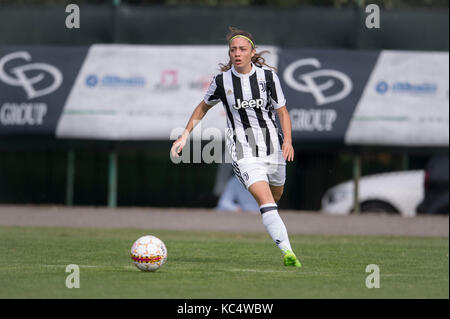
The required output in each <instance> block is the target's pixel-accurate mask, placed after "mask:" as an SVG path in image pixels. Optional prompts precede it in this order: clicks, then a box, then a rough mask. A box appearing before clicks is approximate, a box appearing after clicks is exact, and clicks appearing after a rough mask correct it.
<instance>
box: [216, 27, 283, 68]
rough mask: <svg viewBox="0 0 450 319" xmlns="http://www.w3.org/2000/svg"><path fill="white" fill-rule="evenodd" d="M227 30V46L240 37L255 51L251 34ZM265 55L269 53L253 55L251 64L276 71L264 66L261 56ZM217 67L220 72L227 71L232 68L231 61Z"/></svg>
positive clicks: (232, 28)
mask: <svg viewBox="0 0 450 319" xmlns="http://www.w3.org/2000/svg"><path fill="white" fill-rule="evenodd" d="M228 29H229V32H228V34H227V37H226V39H227V42H228V45H229V44H230V41H231V39H233V38H235V37H236V36H240V35H241V36H242V37H243V38H248V39H250V41H249V42H250V44H251V45H252V48H253V49H256V46H255V45H254V43H255V40H254V38H253V36H252V34H251V33H250V32H248V31H245V30H241V29H238V28H234V27H228ZM265 53H270V52H269V51H267V50H264V51H261V52H257V53H255V55H254V56H253V57H252V62H253V64H255V65H256V66H258V67H262V66H263V65H265V66H267V67H268V68H271V69H273V70H275V71H276V68H274V67H273V66H270V65H268V64H266V59H264V58H263V57H262V55H263V54H265ZM219 66H220V70H221V71H222V72H226V71H228V70H229V69H231V66H232V63H231V60H229V61H228V63H227V64H223V63H219Z"/></svg>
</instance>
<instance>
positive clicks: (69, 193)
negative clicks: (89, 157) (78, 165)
mask: <svg viewBox="0 0 450 319" xmlns="http://www.w3.org/2000/svg"><path fill="white" fill-rule="evenodd" d="M74 182H75V151H74V150H72V149H71V150H69V151H67V179H66V205H67V206H72V205H73V194H74Z"/></svg>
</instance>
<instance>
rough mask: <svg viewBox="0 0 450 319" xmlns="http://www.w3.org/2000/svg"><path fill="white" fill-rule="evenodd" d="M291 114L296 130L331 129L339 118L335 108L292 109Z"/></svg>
mask: <svg viewBox="0 0 450 319" xmlns="http://www.w3.org/2000/svg"><path fill="white" fill-rule="evenodd" d="M289 115H290V116H291V121H292V130H294V131H319V132H321V131H331V130H332V129H333V123H334V121H336V118H337V112H336V110H333V109H322V110H317V109H310V110H305V109H292V110H291V111H290V112H289Z"/></svg>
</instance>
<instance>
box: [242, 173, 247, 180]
mask: <svg viewBox="0 0 450 319" xmlns="http://www.w3.org/2000/svg"><path fill="white" fill-rule="evenodd" d="M243 175H244V178H245V180H246V181H248V174H247V172H244V174H243Z"/></svg>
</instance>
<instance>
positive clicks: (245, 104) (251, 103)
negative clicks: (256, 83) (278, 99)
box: [233, 99, 264, 110]
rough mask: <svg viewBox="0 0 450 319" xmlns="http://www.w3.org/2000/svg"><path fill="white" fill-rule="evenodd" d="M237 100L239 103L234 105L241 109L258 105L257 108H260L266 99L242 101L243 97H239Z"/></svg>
mask: <svg viewBox="0 0 450 319" xmlns="http://www.w3.org/2000/svg"><path fill="white" fill-rule="evenodd" d="M236 102H237V105H236V104H233V107H234V108H235V109H236V110H239V109H240V108H243V109H247V108H249V107H252V108H255V107H256V108H259V109H260V108H261V107H262V106H263V105H264V99H252V100H248V101H246V100H244V101H241V99H237V100H236Z"/></svg>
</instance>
